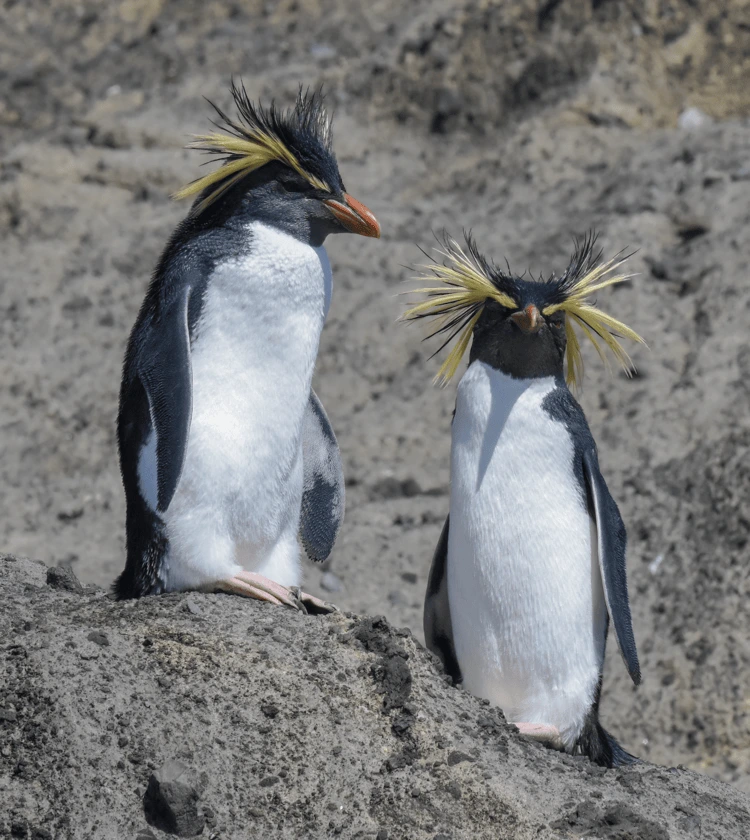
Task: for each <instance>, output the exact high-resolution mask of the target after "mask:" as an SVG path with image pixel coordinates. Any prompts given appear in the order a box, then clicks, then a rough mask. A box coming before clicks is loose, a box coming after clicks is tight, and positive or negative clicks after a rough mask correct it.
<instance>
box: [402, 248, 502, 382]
mask: <svg viewBox="0 0 750 840" xmlns="http://www.w3.org/2000/svg"><path fill="white" fill-rule="evenodd" d="M441 244H442V245H443V247H442V249H438V250H437V252H436V253H437V254H438V256H440V257H442V258H443V260H444V262H443V263H442V264H441V263H437V262H435V263H429V264H427V265H421V266H418V268H420V269H422V273H421V274H420V275H419V276H418V277H417V278H415V279H416V280H417V281H418V282H422V283H433V282H434V281H438V282H439V285H432V286H426V287H423V288H420V289H414V290H413V291H412V292H410V294H424V295H427V296H428V300H425V301H422V302H421V303H418V304H416V305H414V306H412V307H410V308H409V309H408V310H407V311H406V312H404V314H403V315H402V316H401V320H404V321H414V320H417V319H419V318H432V317H436V316H437V317H438V322H437V325H436V328H435V329H434V330H433V331H432V332H431V333H430V336H429V337H432V336H434V335H438V334H440V333H443V332H447V333H448V334H449V335H448V339H447V340H446V341H445V343H444V344H443V345H442V347H440V348H439V349H438V351H437V352H439V351H440V350H442V349H443V347H445V345H446V344H448V343H449V342H450V341H451V339H453V338H455V337H456V336H458V341H457V342H456V344H455V345H454V347H453V348H452V349H451V351H450V353H449V354H448V357H447V358H446V360H445V361H444V362H443V364H442V365H441V367H440V370H439V371H438V373H437V376H436V377H435V383H436V384H439V385H441V386H444V385H447V384H448V382H449V381H450V380H451V378H452V377H453V376H454V375H455V373H456V371H457V370H458V366H459V364H460V362H461V358H462V357H463V355H464V353H465V352H466V348H467V347H468V346H469V342H470V341H471V335H472V333H473V331H474V327H475V326H476V323H477V321H478V320H479V316H480V315H481V314H482V310H483V309H484V306H485V304H486V302H487V301H488V300H496V301H497V302H498V303H499V304H500V305H501V306H505V307H508V308H509V309H512V308H515V307H516V306H517V304H516V301H515V300H514V299H513V298H512V297H511V296H510V295H509V294H508V293H507V292H505V291H503V290H502V289H501V288H498V286H497V285H496V283H495V282H493V280H492V272H491V268H490V266H489V265H488V264H487V263H486V262H485V260H484V259H483V258H482V257H481V255H480V254H479V252H478V251H477V249H476V246H475V245H474V241H473V239H472V238H471V236H470V234H466V248H465V249H464V248H462V247H461V245H459V244H458V242H456V240H455V239H452V238H450V237H448V236H444V237H443V239H442V242H441Z"/></svg>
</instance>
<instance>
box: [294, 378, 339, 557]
mask: <svg viewBox="0 0 750 840" xmlns="http://www.w3.org/2000/svg"><path fill="white" fill-rule="evenodd" d="M302 465H303V472H304V485H303V492H302V508H301V514H300V523H299V537H300V540H301V542H302V545H303V547H304V549H305V552H306V553H307V556H308V557H309V558H310V559H311V560H314V561H315V562H316V563H322V562H323V561H324V560H326V559H327V558H328V556H329V554H330V553H331V551H333V545H334V543H335V542H336V537H337V536H338V533H339V528H340V527H341V523H342V522H343V521H344V502H345V494H344V467H343V464H342V463H341V453H340V452H339V445H338V443H337V441H336V435H335V434H334V433H333V429H332V427H331V423H330V421H329V420H328V416H327V415H326V412H325V409H324V408H323V405H322V403H321V402H320V400H319V399H318V397H317V395H316V393H315V391H312V390H311V391H310V399H309V400H308V403H307V408H306V410H305V417H304V420H303V426H302Z"/></svg>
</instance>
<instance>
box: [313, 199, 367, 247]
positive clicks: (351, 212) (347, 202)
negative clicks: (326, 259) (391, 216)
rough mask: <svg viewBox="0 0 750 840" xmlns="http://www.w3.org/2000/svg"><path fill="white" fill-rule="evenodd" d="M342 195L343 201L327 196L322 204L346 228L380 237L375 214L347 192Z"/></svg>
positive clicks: (365, 234)
mask: <svg viewBox="0 0 750 840" xmlns="http://www.w3.org/2000/svg"><path fill="white" fill-rule="evenodd" d="M343 197H344V201H343V203H342V202H341V201H336V200H335V199H333V198H327V199H325V201H324V202H323V204H325V206H326V207H327V208H328V209H329V210H330V211H331V213H333V215H334V216H335V217H336V218H337V219H338V220H339V221H340V222H341V224H342V225H343V226H344V227H345V228H346V229H347V230H349V231H351V232H352V233H358V234H359V235H360V236H373V237H374V238H375V239H380V225H379V224H378V220H377V219H376V218H375V216H373V215H372V213H371V212H370V211H369V210H368V209H367V208H366V207H365V205H364V204H362V203H361V202H359V201H357V199H356V198H352V197H351V196H350V195H349V194H348V193H344V196H343Z"/></svg>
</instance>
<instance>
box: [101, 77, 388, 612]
mask: <svg viewBox="0 0 750 840" xmlns="http://www.w3.org/2000/svg"><path fill="white" fill-rule="evenodd" d="M231 92H232V96H233V98H234V102H235V105H236V107H237V111H238V118H237V119H236V120H232V119H230V118H229V117H227V116H226V115H225V114H224V113H223V112H222V111H220V110H219V109H218V108H217V109H216V111H217V113H218V116H219V121H218V122H217V124H216V125H217V128H218V131H216V132H214V133H211V134H208V135H205V136H201V137H198V138H197V140H196V142H194V143H192V144H191V146H190V147H191V148H194V149H199V150H201V151H205V152H208V153H210V154H212V155H214V156H215V157H218V158H219V159H221V160H223V165H222V166H220V167H219V168H218V169H216V170H215V171H213V172H211V173H210V174H208V175H205V176H204V177H202V178H200V179H198V180H197V181H194V182H192V183H191V184H188V185H187V186H186V187H184V188H183V189H182V190H180V191H179V192H178V193H177V194H176V197H177V198H186V197H189V196H197V199H196V201H195V203H194V204H193V207H192V209H191V211H190V213H189V214H188V216H187V218H186V219H185V220H184V221H183V222H181V223H180V225H179V226H178V227H177V229H176V231H175V232H174V234H173V235H172V237H171V239H170V240H169V242H168V244H167V246H166V248H165V250H164V253H163V254H162V256H161V259H160V260H159V263H158V265H157V267H156V270H155V272H154V275H153V279H152V281H151V285H150V286H149V289H148V292H147V294H146V299H145V301H144V303H143V305H142V307H141V310H140V313H139V315H138V319H137V320H136V323H135V326H134V327H133V331H132V333H131V335H130V341H129V343H128V347H127V352H126V355H125V365H124V371H123V378H122V388H121V391H120V411H119V416H118V440H119V450H120V467H121V471H122V478H123V484H124V487H125V495H126V497H127V521H126V532H127V563H126V566H125V570H124V571H123V573H122V574H121V575H120V577H119V578H118V579H117V581H116V583H115V585H114V588H115V592H116V594H117V596H118V597H119V598H135V597H140V596H142V595H149V594H155V593H161V592H169V591H174V590H184V589H202V590H211V591H212V590H223V591H228V592H234V593H237V594H240V595H245V596H248V597H251V598H258V599H260V600H265V601H270V602H272V603H275V604H287V605H290V606H295V607H298V608H299V607H300V606H301V603H300V599H301V601H302V602H303V603H307V604H309V605H311V606H318V607H320V606H321V602H319V601H317V599H314V598H312V597H311V596H308V595H305V594H304V593H299V591H298V590H297V589H296V587H298V586H299V584H300V578H301V567H300V560H299V543H298V540H299V542H301V543H302V545H303V546H304V548H305V550H306V551H307V553H308V555H309V556H310V557H311V558H312V559H313V560H317V561H322V560H324V559H325V558H326V557H327V556H328V555H329V553H330V551H331V549H332V547H333V543H334V541H335V538H336V535H337V533H338V529H339V526H340V524H341V520H342V518H343V513H344V481H343V474H342V467H341V458H340V455H339V450H338V445H337V443H336V438H335V437H334V434H333V431H332V429H331V425H330V423H329V422H328V418H327V417H326V413H325V411H324V410H323V406H322V405H321V403H320V401H319V400H318V398H317V397H316V395H315V393H314V392H313V391H312V390H311V382H312V376H313V369H314V367H315V360H316V357H317V354H318V342H319V339H320V334H321V330H322V329H323V324H324V322H325V319H326V315H327V313H328V308H329V305H330V301H331V291H332V285H331V283H332V281H331V268H330V264H329V262H328V256H327V254H326V251H325V248H324V247H323V242H324V240H325V238H326V237H327V236H328V235H329V234H331V233H343V232H350V233H358V234H361V235H363V236H373V237H379V236H380V226H379V225H378V222H377V220H376V219H375V217H374V216H373V215H372V213H371V212H370V211H369V210H368V209H367V208H366V207H365V206H364V205H362V204H360V203H359V202H358V201H356V200H355V199H353V198H352V197H351V196H350V195H348V194H347V193H346V192H345V190H344V184H343V183H342V180H341V176H340V174H339V170H338V165H337V163H336V158H335V156H334V153H333V148H332V139H331V127H330V121H329V119H328V117H327V116H326V113H325V111H324V110H323V106H322V101H321V97H320V95H319V94H310V93H303V92H302V91H300V94H299V97H298V99H297V102H296V104H295V106H294V108H293V109H291V110H290V111H288V112H283V111H280V110H278V109H277V108H276V107H275V106H274V105H273V104H272V105H271V106H270V107H269V108H263V107H262V106H260V105H254V104H253V103H251V102H250V100H249V99H248V96H247V93H246V92H245V89H244V86H239V87H238V86H235V85H234V83H233V84H232V91H231Z"/></svg>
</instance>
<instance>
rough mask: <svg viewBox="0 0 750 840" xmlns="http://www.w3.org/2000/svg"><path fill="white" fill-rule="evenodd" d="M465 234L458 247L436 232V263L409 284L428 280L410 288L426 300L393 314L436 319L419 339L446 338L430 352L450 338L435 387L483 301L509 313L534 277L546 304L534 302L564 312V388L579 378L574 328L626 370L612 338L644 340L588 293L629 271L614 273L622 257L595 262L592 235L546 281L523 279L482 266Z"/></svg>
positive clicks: (451, 371)
mask: <svg viewBox="0 0 750 840" xmlns="http://www.w3.org/2000/svg"><path fill="white" fill-rule="evenodd" d="M465 237H466V248H465V249H464V248H463V247H462V246H461V245H459V244H458V243H457V242H456V240H454V239H451V238H449V237H447V236H444V237H443V239H442V240H441V244H442V245H443V247H442V249H439V250H438V251H437V254H438V255H439V256H440V257H442V258H443V263H442V264H440V263H437V262H432V263H429V264H427V265H422V266H418V268H420V269H422V273H421V274H420V275H419V276H418V277H417V278H416V279H417V281H421V282H432V283H433V285H429V286H424V287H422V288H418V289H415V290H414V291H413V292H411V294H423V295H427V300H423V301H421V302H420V303H417V304H415V305H413V306H411V307H410V308H409V309H408V310H407V311H406V312H404V314H403V315H402V316H401V319H400V320H405V321H414V320H418V319H420V318H436V319H437V320H436V324H435V328H434V329H433V330H432V332H431V333H430V334H429V335H428V336H427V337H428V338H431V337H433V336H436V335H441V334H446V335H447V338H446V340H445V341H444V343H443V344H442V345H441V347H439V348H438V350H437V352H440V350H442V349H443V348H444V347H445V346H446V345H447V344H448V343H450V341H451V340H453V339H454V338H457V341H456V343H455V345H454V346H453V348H452V349H451V350H450V352H449V353H448V356H447V358H446V359H445V361H444V362H443V364H442V365H441V366H440V370H439V371H438V374H437V376H436V377H435V382H436V383H437V384H440V385H441V386H443V385H445V384H447V383H448V382H449V381H450V379H451V378H452V377H453V376H454V375H455V373H456V371H457V370H458V366H459V364H460V362H461V359H462V357H463V355H464V353H465V352H466V350H467V348H468V346H469V343H470V341H471V337H472V334H473V331H474V327H475V326H476V324H477V321H478V320H479V318H480V316H481V314H482V311H483V310H484V307H485V305H486V303H487V301H488V300H495V301H497V302H498V303H499V304H500V305H501V306H504V307H506V308H507V309H511V310H517V309H519V308H520V307H521V305H522V303H523V301H522V300H521V297H522V289H523V284H524V283H527V282H538V283H539V284H540V285H541V287H542V289H541V294H542V295H543V296H544V297H546V298H548V300H549V301H550V302H549V303H548V304H547V305H545V306H543V307H542V314H543V315H545V316H549V315H553V314H554V313H556V312H560V311H563V312H564V313H565V335H566V342H567V350H566V354H567V358H566V380H567V382H568V384H569V385H578V384H580V383H581V381H582V379H583V355H582V353H581V344H580V340H579V337H578V335H577V330H580V331H581V333H582V334H583V335H584V336H585V337H586V338H587V339H588V340H589V341H590V342H591V343H592V344H593V345H594V348H595V350H596V352H597V353H598V355H599V357H600V358H601V359H602V361H603V362H604V363H605V365H607V367H609V362H608V359H607V354H606V352H605V349H609V350H610V352H611V353H612V355H613V356H614V357H615V359H616V360H617V362H618V363H619V364H620V365H621V366H622V367H623V369H624V370H625V372H626V373H627V374H628V375H630V374H631V371H632V370H633V364H632V361H631V359H630V356H629V355H628V354H627V352H626V350H625V348H624V347H623V346H622V344H620V342H619V340H618V339H619V338H627V339H629V340H631V341H635V342H638V343H640V344H644V345H645V342H644V340H643V339H642V338H641V337H640V336H639V335H638V334H637V333H636V332H635V331H634V330H632V329H631V328H630V327H628V326H626V325H625V324H623V323H622V321H619V320H618V319H617V318H614V317H613V316H612V315H609V314H607V313H606V312H603V311H602V310H601V309H599V308H597V307H596V306H595V305H594V303H593V302H592V300H591V298H592V295H594V294H595V293H596V292H599V291H601V290H602V289H606V288H608V287H609V286H614V285H616V284H618V283H622V282H624V281H625V280H627V279H629V278H630V277H632V276H633V275H630V274H619V273H617V270H618V269H619V268H620V266H621V265H622V264H623V263H624V262H625V260H626V259H627V257H615V258H614V259H611V260H608V261H606V262H603V261H602V260H601V252H596V251H595V249H594V246H595V244H596V236H594V235H593V234H591V235H589V236H587V237H585V238H584V239H583V240H581V241H580V242H578V241H577V242H576V250H575V253H574V255H573V259H572V260H571V263H570V265H569V267H568V269H567V271H566V272H565V273H564V274H563V275H562V276H561V277H559V278H556V277H555V276H554V275H553V276H552V277H551V278H550V279H548V280H539V281H523V280H521V279H520V278H513V277H511V276H510V275H509V274H505V273H504V272H502V271H500V270H498V269H497V268H496V267H495V266H493V265H492V264H490V263H489V262H488V261H487V260H485V259H484V257H482V256H481V254H480V253H479V251H478V250H477V247H476V245H475V243H474V240H473V239H472V238H471V235H470V234H465ZM435 281H437V284H436V285H435V284H434V282H435ZM602 345H604V346H602Z"/></svg>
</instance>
